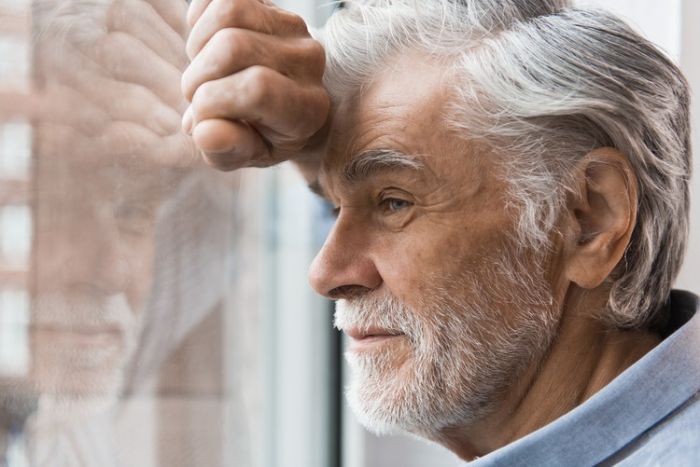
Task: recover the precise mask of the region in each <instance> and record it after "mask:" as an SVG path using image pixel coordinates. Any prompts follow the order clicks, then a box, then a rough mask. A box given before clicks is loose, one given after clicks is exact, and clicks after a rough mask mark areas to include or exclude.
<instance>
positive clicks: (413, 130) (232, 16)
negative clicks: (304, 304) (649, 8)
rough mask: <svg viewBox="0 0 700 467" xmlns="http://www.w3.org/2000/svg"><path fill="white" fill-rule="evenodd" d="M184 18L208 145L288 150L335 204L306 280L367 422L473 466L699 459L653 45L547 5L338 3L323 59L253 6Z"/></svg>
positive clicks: (682, 161)
mask: <svg viewBox="0 0 700 467" xmlns="http://www.w3.org/2000/svg"><path fill="white" fill-rule="evenodd" d="M188 19H189V22H190V24H191V25H192V30H191V34H190V36H189V40H188V44H187V47H188V53H189V55H190V57H191V58H192V63H191V65H190V66H189V68H188V69H187V70H186V71H185V73H184V76H183V91H184V93H185V95H186V97H187V98H188V100H190V102H191V106H190V108H189V110H188V111H187V112H186V114H185V117H184V119H183V127H184V129H185V131H187V132H189V133H191V134H192V135H193V137H194V140H195V142H196V143H197V145H198V146H199V147H200V148H201V149H202V152H203V154H204V157H205V159H206V160H207V161H208V162H209V163H210V164H212V165H214V166H216V167H219V168H221V169H227V170H231V169H236V168H238V167H244V166H267V165H271V164H274V163H277V162H280V161H283V160H287V159H291V160H294V161H296V162H297V163H298V164H299V166H300V167H301V169H302V170H303V172H304V174H305V176H306V177H307V178H308V179H309V181H310V184H311V187H312V189H314V190H315V191H318V192H319V193H320V194H322V195H323V196H324V197H326V198H327V199H328V200H329V201H330V202H331V203H333V205H334V206H336V212H337V216H338V218H337V221H336V224H335V227H334V229H333V231H332V232H331V234H330V236H329V237H328V239H327V240H326V243H325V245H324V247H323V249H322V251H321V252H320V253H319V254H318V257H317V258H316V260H315V261H314V263H313V266H312V268H311V272H310V281H311V284H312V286H313V287H314V288H315V289H316V290H317V291H318V292H319V293H321V294H323V295H325V296H327V297H329V298H331V299H334V300H338V307H337V311H336V317H335V318H336V325H337V326H338V327H339V328H340V329H342V330H343V331H344V332H345V333H346V334H347V335H349V336H350V337H351V338H352V342H351V345H350V348H349V350H348V353H347V358H348V360H349V362H350V364H351V367H352V368H353V370H354V372H355V375H354V380H353V382H352V384H351V386H350V388H349V391H348V398H349V402H350V404H351V406H352V407H353V408H354V410H355V411H356V413H357V415H358V417H359V419H360V420H361V421H362V422H363V424H364V425H365V426H367V427H368V428H369V429H371V430H373V431H375V432H379V433H383V432H394V431H399V432H407V433H411V434H414V435H418V436H421V437H424V438H427V439H429V440H432V441H435V442H437V443H440V444H442V445H444V446H445V447H447V448H448V449H450V450H452V451H453V452H455V453H456V454H457V455H459V456H460V457H461V458H463V459H465V460H473V459H476V458H477V457H481V456H483V457H481V458H480V459H478V460H476V461H475V462H474V465H595V464H615V463H622V464H625V465H639V464H640V463H645V462H649V461H650V460H651V462H652V463H660V464H663V465H691V464H693V463H696V464H697V463H700V445H699V444H698V442H697V441H698V440H699V439H700V403H698V398H699V396H698V391H699V390H700V350H698V349H700V346H699V345H698V344H700V320H699V319H698V318H693V315H694V313H695V309H696V301H697V299H696V297H695V296H693V295H692V294H689V293H687V292H679V291H672V290H671V285H672V282H673V280H674V278H675V276H676V273H677V272H678V269H679V267H680V264H681V260H682V256H683V251H684V248H685V244H686V237H687V230H688V176H689V172H690V148H689V125H688V87H687V84H686V82H685V80H684V78H683V76H682V75H681V73H680V72H679V70H678V69H677V68H676V67H675V66H674V65H673V64H672V63H671V62H670V61H669V60H668V59H667V58H666V57H665V56H664V55H663V54H662V53H660V52H659V51H658V50H657V49H656V48H655V47H654V46H652V45H651V44H650V43H649V42H647V41H646V40H645V39H643V38H642V37H640V36H639V35H638V34H636V33H635V32H634V31H632V30H631V29H630V28H629V27H628V26H627V25H625V24H624V23H623V22H622V21H621V20H619V19H617V18H615V17H613V16H610V15H609V14H607V13H604V12H601V11H588V10H581V9H576V8H574V7H573V6H572V5H571V4H570V2H568V1H566V0H539V1H538V0H528V1H526V0H503V1H495V0H461V1H448V0H442V1H441V0H432V1H421V2H413V1H409V0H397V1H382V0H378V1H372V2H347V3H346V7H345V8H344V9H342V10H341V11H340V12H338V13H337V14H336V15H334V16H333V17H332V18H331V20H330V21H329V24H328V25H327V26H326V28H325V30H324V31H323V34H322V37H320V40H321V42H322V43H323V48H322V47H321V45H320V43H319V42H316V41H314V40H313V39H312V38H311V37H310V36H309V34H308V33H307V29H306V27H305V25H304V23H303V21H301V20H300V19H299V18H297V17H295V16H294V15H291V14H289V13H287V12H285V11H283V10H281V9H279V8H277V7H275V6H274V5H272V4H271V3H270V2H268V1H258V0H220V1H211V2H210V1H209V0H194V1H193V2H192V3H191V5H190V9H189V17H188ZM324 58H325V62H324Z"/></svg>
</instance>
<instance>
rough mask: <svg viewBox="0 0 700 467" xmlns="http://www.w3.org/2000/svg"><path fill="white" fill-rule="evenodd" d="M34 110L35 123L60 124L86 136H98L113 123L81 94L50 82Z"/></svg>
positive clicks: (105, 113)
mask: <svg viewBox="0 0 700 467" xmlns="http://www.w3.org/2000/svg"><path fill="white" fill-rule="evenodd" d="M35 109H36V110H35V112H36V113H35V115H34V119H35V120H36V121H38V122H42V123H45V122H53V123H57V124H58V123H61V124H63V125H67V126H70V127H72V128H74V129H75V130H76V131H78V132H80V133H82V134H84V135H86V136H89V135H96V134H98V133H99V132H100V131H102V130H103V129H104V128H105V127H107V126H109V124H110V123H111V122H112V121H113V119H112V118H111V117H110V116H109V114H108V113H107V112H105V111H104V110H103V109H101V108H99V107H98V106H97V105H95V104H94V103H93V102H91V101H90V100H89V99H87V98H86V97H85V96H84V95H83V94H82V93H80V92H77V91H75V90H74V89H71V88H70V87H68V86H64V85H62V84H59V83H55V82H51V81H50V82H48V83H46V88H45V89H44V91H43V95H42V99H41V101H40V103H39V105H38V106H37V107H36V108H35Z"/></svg>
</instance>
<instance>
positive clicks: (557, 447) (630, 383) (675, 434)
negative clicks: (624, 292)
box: [466, 291, 700, 467]
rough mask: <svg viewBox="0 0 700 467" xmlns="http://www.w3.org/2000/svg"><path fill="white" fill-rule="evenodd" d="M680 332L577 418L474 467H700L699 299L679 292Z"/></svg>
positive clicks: (674, 307) (675, 324)
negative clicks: (619, 466) (613, 466)
mask: <svg viewBox="0 0 700 467" xmlns="http://www.w3.org/2000/svg"><path fill="white" fill-rule="evenodd" d="M670 309H671V319H670V322H671V323H672V324H671V326H672V329H671V330H673V329H675V331H674V332H673V333H672V334H671V335H669V336H668V337H667V338H665V339H664V340H663V341H662V342H661V343H660V344H659V345H657V346H656V347H655V348H654V349H653V350H652V351H650V352H649V353H648V354H646V355H645V356H644V357H642V358H641V359H640V360H639V361H637V362H636V363H635V364H634V365H632V366H631V367H629V368H628V369H627V370H625V371H624V372H623V373H622V374H620V376H618V377H617V378H615V379H614V380H613V381H612V382H610V384H608V385H607V386H605V387H604V388H603V389H602V390H600V391H599V392H598V393H596V394H595V395H593V396H592V397H591V398H590V399H588V400H587V401H585V402H584V403H583V404H581V405H580V406H578V407H576V408H575V409H574V410H572V411H571V412H568V413H567V414H565V415H564V416H562V417H560V418H558V419H557V420H555V421H553V422H552V423H550V424H549V425H546V426H544V427H542V428H540V429H539V430H537V431H534V432H533V433H530V434H529V435H527V436H525V437H523V438H521V439H519V440H517V441H515V442H513V443H511V444H509V445H507V446H504V447H503V448H501V449H498V450H496V451H494V452H492V453H490V454H488V455H486V456H484V457H481V458H479V459H476V460H474V461H472V462H470V463H468V464H466V465H467V466H469V467H486V466H489V467H490V466H509V467H512V466H536V467H543V466H567V467H568V466H593V465H604V466H607V465H623V466H635V467H637V466H673V467H686V466H687V467H691V466H692V467H696V466H700V313H697V314H696V310H697V309H698V297H696V296H695V295H693V294H691V293H688V292H683V291H673V292H672V293H671V300H670Z"/></svg>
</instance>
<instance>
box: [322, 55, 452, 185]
mask: <svg viewBox="0 0 700 467" xmlns="http://www.w3.org/2000/svg"><path fill="white" fill-rule="evenodd" d="M447 70H448V66H447V65H446V64H445V63H444V62H440V61H438V60H437V59H433V58H430V57H428V56H427V55H426V54H423V53H418V52H410V53H405V54H402V55H400V56H399V57H397V58H395V59H393V60H391V61H390V62H389V63H388V64H387V65H386V67H385V68H384V69H383V70H382V71H380V72H379V73H378V74H377V75H376V76H375V77H374V79H373V80H372V82H371V83H370V84H369V85H368V86H367V87H366V88H364V89H363V90H362V92H361V93H360V94H359V95H357V96H354V97H353V98H346V99H344V100H342V101H341V102H340V103H339V105H338V106H337V108H336V109H335V111H334V115H333V123H332V130H331V134H330V138H329V143H328V147H327V152H326V154H325V156H324V160H323V172H324V173H325V175H333V174H334V173H338V172H340V171H342V169H343V167H345V166H347V165H348V164H349V163H351V162H352V159H353V158H354V157H356V156H357V155H359V154H362V153H364V152H366V151H371V150H377V149H394V150H397V151H400V152H402V153H405V154H410V155H420V156H428V157H429V156H430V155H431V154H434V153H435V152H439V149H440V147H441V146H444V145H445V144H446V143H447V142H449V141H450V140H451V139H454V138H455V137H454V135H451V134H450V132H449V130H448V127H447V125H446V123H445V110H446V108H447V104H448V102H449V86H450V78H449V75H448V72H447Z"/></svg>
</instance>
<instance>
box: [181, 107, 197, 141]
mask: <svg viewBox="0 0 700 467" xmlns="http://www.w3.org/2000/svg"><path fill="white" fill-rule="evenodd" d="M193 126H194V119H193V117H192V106H191V105H190V106H188V107H187V110H185V113H184V114H183V115H182V131H183V132H184V133H185V134H186V135H192V127H193Z"/></svg>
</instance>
